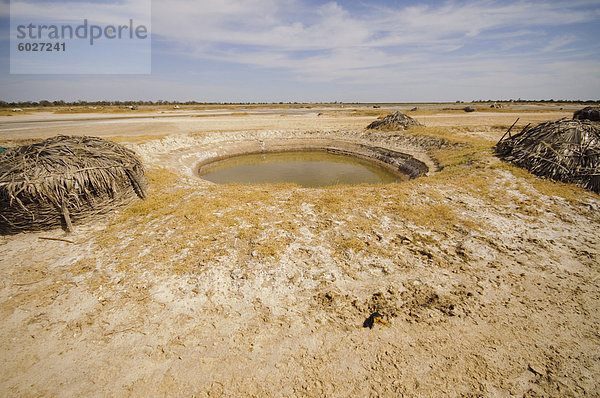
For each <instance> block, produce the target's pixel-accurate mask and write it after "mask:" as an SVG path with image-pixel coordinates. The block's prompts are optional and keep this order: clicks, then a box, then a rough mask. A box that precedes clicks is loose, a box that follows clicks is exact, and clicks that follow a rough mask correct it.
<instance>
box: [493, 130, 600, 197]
mask: <svg viewBox="0 0 600 398" xmlns="http://www.w3.org/2000/svg"><path fill="white" fill-rule="evenodd" d="M495 150H496V154H497V155H498V156H499V157H500V158H502V159H503V160H505V161H507V162H510V163H513V164H515V165H517V166H519V167H524V168H526V169H527V170H529V171H530V172H531V173H533V174H535V175H538V176H542V177H548V178H551V179H553V180H558V181H563V182H571V183H575V184H577V185H580V186H582V187H584V188H587V189H590V190H592V191H594V192H598V193H600V128H599V127H598V125H597V124H594V123H592V122H588V121H579V120H566V119H563V120H559V121H556V122H546V123H542V124H539V125H538V126H536V127H533V128H530V127H529V126H528V127H525V128H524V129H523V131H521V132H520V133H518V134H516V135H514V136H512V137H510V138H507V139H503V140H500V142H498V144H497V145H496V148H495Z"/></svg>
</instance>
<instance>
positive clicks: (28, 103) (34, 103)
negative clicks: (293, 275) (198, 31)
mask: <svg viewBox="0 0 600 398" xmlns="http://www.w3.org/2000/svg"><path fill="white" fill-rule="evenodd" d="M471 102H472V103H573V104H598V103H600V100H586V101H582V100H555V99H549V100H524V99H521V98H519V99H509V100H474V101H471ZM456 103H457V104H462V103H464V101H456ZM273 104H279V105H297V104H305V102H199V101H164V100H158V101H81V100H79V101H63V100H59V101H48V100H41V101H19V102H7V101H0V108H17V107H18V108H31V107H50V106H134V105H135V106H139V105H273ZM310 104H315V105H323V104H345V102H341V101H331V102H310ZM346 104H356V105H358V104H362V103H361V102H346ZM364 104H371V103H370V102H369V103H364ZM378 104H393V103H384V102H378Z"/></svg>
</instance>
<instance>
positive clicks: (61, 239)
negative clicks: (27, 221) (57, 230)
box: [38, 236, 75, 244]
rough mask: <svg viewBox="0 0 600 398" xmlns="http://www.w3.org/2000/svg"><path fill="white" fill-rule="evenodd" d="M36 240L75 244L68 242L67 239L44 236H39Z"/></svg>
mask: <svg viewBox="0 0 600 398" xmlns="http://www.w3.org/2000/svg"><path fill="white" fill-rule="evenodd" d="M38 239H44V240H57V241H59V242H67V243H73V244H74V243H75V242H73V241H72V240H69V239H63V238H49V237H46V236H40V237H39V238H38Z"/></svg>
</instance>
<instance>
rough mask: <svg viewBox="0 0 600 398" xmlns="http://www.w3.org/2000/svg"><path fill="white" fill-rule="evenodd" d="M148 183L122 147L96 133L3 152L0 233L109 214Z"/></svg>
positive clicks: (67, 225)
mask: <svg viewBox="0 0 600 398" xmlns="http://www.w3.org/2000/svg"><path fill="white" fill-rule="evenodd" d="M147 186H148V181H147V179H146V176H145V175H144V168H143V166H142V163H141V162H140V161H139V160H138V159H137V157H136V156H135V154H134V153H133V151H131V150H129V149H127V148H125V147H124V146H122V145H119V144H116V143H113V142H110V141H105V140H103V139H100V138H94V137H70V136H57V137H53V138H49V139H47V140H44V141H42V142H39V143H35V144H32V145H25V146H21V147H16V148H9V149H7V150H6V151H5V152H3V153H1V154H0V233H2V234H7V233H14V232H19V231H26V230H38V229H46V228H52V227H56V226H60V225H62V226H63V227H64V228H66V229H67V230H68V231H71V230H72V229H73V227H72V222H75V221H80V220H83V219H86V218H88V217H90V216H93V215H96V214H100V213H106V212H108V211H110V210H111V209H113V208H115V207H116V206H117V205H120V204H124V203H127V202H130V201H131V200H133V199H135V197H136V196H138V197H140V198H144V197H145V196H146V189H147Z"/></svg>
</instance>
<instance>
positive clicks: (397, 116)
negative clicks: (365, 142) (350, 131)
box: [367, 111, 422, 130]
mask: <svg viewBox="0 0 600 398" xmlns="http://www.w3.org/2000/svg"><path fill="white" fill-rule="evenodd" d="M411 126H422V124H421V123H419V122H418V121H416V120H415V119H413V118H412V117H410V116H407V115H405V114H404V113H402V112H400V111H397V112H396V113H392V114H390V115H387V116H386V117H384V118H383V119H378V120H375V121H374V122H373V123H371V124H369V125H368V126H367V130H406V129H407V128H409V127H411Z"/></svg>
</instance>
